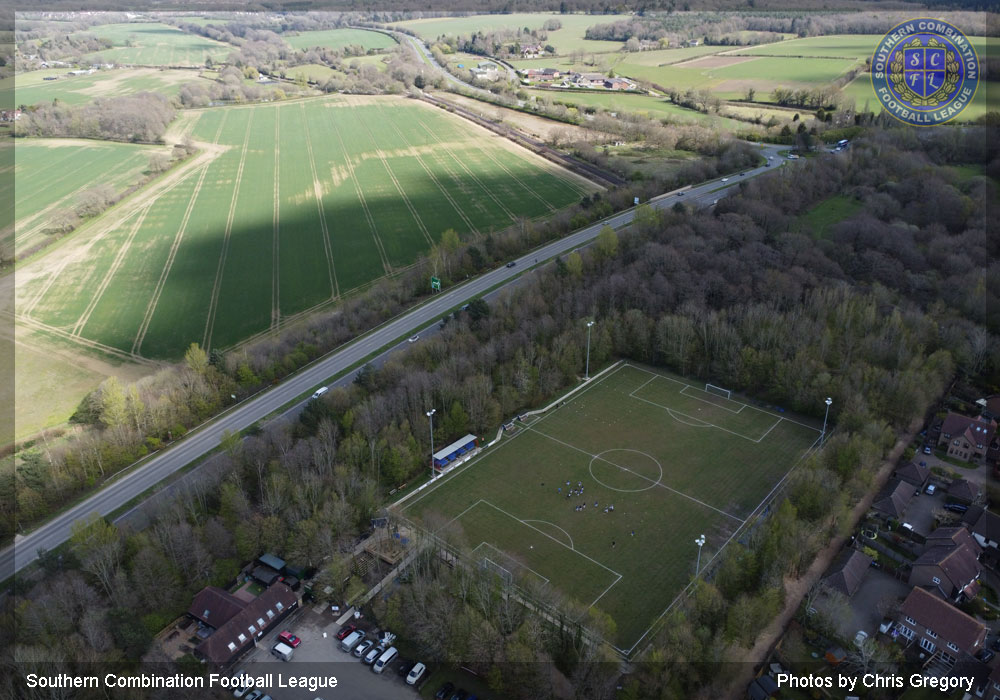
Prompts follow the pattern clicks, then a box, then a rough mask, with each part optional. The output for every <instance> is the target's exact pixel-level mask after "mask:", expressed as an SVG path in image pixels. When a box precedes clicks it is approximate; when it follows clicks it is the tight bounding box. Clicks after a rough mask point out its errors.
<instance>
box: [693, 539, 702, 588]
mask: <svg viewBox="0 0 1000 700" xmlns="http://www.w3.org/2000/svg"><path fill="white" fill-rule="evenodd" d="M694 543H695V544H696V545H698V563H697V564H695V567H694V577H695V578H698V574H700V573H701V548H702V547H704V546H705V536H704V535H702V536H701V537H699V538H698V539H696V540H695V541H694Z"/></svg>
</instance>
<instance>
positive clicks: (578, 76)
mask: <svg viewBox="0 0 1000 700" xmlns="http://www.w3.org/2000/svg"><path fill="white" fill-rule="evenodd" d="M604 79H605V78H604V75H603V74H601V73H574V74H573V75H572V76H571V77H570V82H572V83H573V84H574V85H576V86H577V87H585V88H589V87H604Z"/></svg>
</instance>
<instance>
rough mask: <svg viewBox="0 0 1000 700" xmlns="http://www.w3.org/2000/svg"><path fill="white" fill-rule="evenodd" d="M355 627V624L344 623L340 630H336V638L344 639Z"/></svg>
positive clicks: (356, 627)
mask: <svg viewBox="0 0 1000 700" xmlns="http://www.w3.org/2000/svg"><path fill="white" fill-rule="evenodd" d="M356 629H358V626H357V625H344V626H343V627H341V628H340V631H339V632H337V639H339V640H340V641H344V637H346V636H347V635H349V634H350V633H351V632H354V631H355V630H356Z"/></svg>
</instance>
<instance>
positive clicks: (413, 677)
mask: <svg viewBox="0 0 1000 700" xmlns="http://www.w3.org/2000/svg"><path fill="white" fill-rule="evenodd" d="M426 670H427V667H426V666H424V665H423V664H422V663H416V664H413V668H411V669H410V671H409V673H407V674H406V684H407V685H416V683H417V681H419V680H420V677H421V676H423V675H424V671H426Z"/></svg>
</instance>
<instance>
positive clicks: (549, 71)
mask: <svg viewBox="0 0 1000 700" xmlns="http://www.w3.org/2000/svg"><path fill="white" fill-rule="evenodd" d="M561 75H562V72H561V71H560V70H559V69H558V68H542V77H543V78H544V79H546V80H555V79H556V78H558V77H559V76H561Z"/></svg>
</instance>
